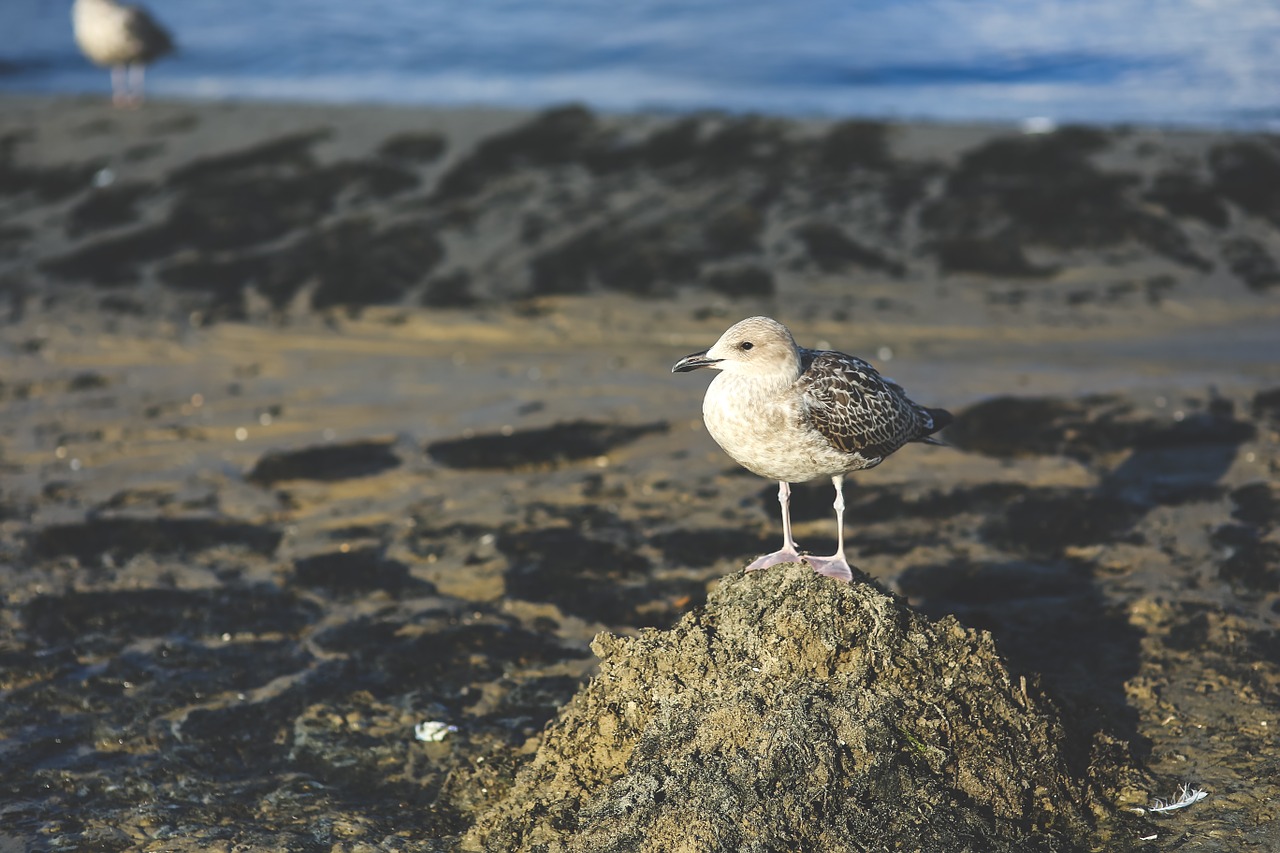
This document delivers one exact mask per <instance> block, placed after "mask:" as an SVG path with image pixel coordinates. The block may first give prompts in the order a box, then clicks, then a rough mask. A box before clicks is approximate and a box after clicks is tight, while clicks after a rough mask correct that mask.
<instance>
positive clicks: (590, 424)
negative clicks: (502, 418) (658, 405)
mask: <svg viewBox="0 0 1280 853" xmlns="http://www.w3.org/2000/svg"><path fill="white" fill-rule="evenodd" d="M667 429H668V424H667V423H666V422H665V421H656V422H654V423H651V424H636V425H634V426H627V425H622V424H606V423H599V422H596V421H582V420H580V421H570V422H568V423H560V424H556V425H554V426H549V427H541V428H538V429H526V430H517V431H515V432H513V433H511V434H510V435H502V434H500V433H488V434H485V435H477V436H473V437H471V438H456V439H446V440H444V441H434V442H432V443H431V444H428V445H427V447H426V452H427V455H429V456H430V457H431V458H432V459H434V460H435V461H436V462H439V463H440V464H441V465H447V466H448V467H450V468H480V469H483V468H509V469H518V468H526V467H530V466H539V465H560V464H563V463H565V462H575V461H577V460H580V459H592V458H594V457H596V456H602V455H604V454H606V453H608V452H609V451H610V450H613V449H614V448H617V447H621V446H623V445H625V444H630V443H631V442H633V441H635V440H636V439H638V438H642V437H643V436H646V435H649V434H650V433H654V432H666V431H667Z"/></svg>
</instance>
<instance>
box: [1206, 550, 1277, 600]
mask: <svg viewBox="0 0 1280 853" xmlns="http://www.w3.org/2000/svg"><path fill="white" fill-rule="evenodd" d="M1218 577H1220V578H1222V579H1223V580H1225V581H1228V582H1230V583H1231V584H1232V585H1233V586H1236V587H1238V588H1240V589H1243V590H1245V591H1247V592H1250V593H1260V592H1276V591H1278V590H1280V545H1277V544H1276V543H1274V542H1252V543H1249V544H1246V545H1242V546H1240V547H1238V548H1236V549H1235V551H1234V553H1232V554H1231V556H1229V557H1227V559H1225V560H1223V561H1222V565H1220V566H1219V567H1218Z"/></svg>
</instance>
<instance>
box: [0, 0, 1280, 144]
mask: <svg viewBox="0 0 1280 853" xmlns="http://www.w3.org/2000/svg"><path fill="white" fill-rule="evenodd" d="M148 6H149V8H150V9H151V11H152V12H153V13H154V14H155V16H156V17H157V18H158V19H159V20H160V21H162V22H163V23H164V24H165V25H166V26H167V27H169V28H170V29H171V30H172V31H173V32H174V34H175V35H176V37H177V41H178V44H179V49H180V52H179V54H178V55H177V56H175V57H171V58H169V59H166V60H165V61H164V62H163V64H162V70H160V71H158V73H156V74H155V75H154V79H153V80H152V81H151V83H150V90H151V91H152V92H153V93H154V94H157V95H161V96H179V97H192V96H194V97H202V98H266V99H289V100H307V101H328V102H390V103H404V104H441V105H462V104H468V105H470V104H483V105H497V106H514V107H537V106H544V105H547V104H550V103H559V102H565V101H580V102H583V103H585V104H587V105H588V106H592V107H595V108H598V109H606V110H627V111H632V110H654V109H672V110H685V109H692V108H707V107H714V108H721V109H730V110H741V111H761V112H768V113H777V114H785V115H815V114H828V115H850V114H854V115H865V116H875V117H883V118H894V119H904V120H918V119H925V120H945V121H955V120H961V121H968V120H1000V121H1025V120H1037V119H1039V120H1044V119H1048V120H1052V121H1057V122H1063V121H1072V122H1101V123H1128V122H1135V123H1158V124H1170V125H1192V126H1201V127H1225V128H1235V129H1266V128H1277V127H1280V62H1277V59H1276V57H1277V47H1278V46H1280V4H1277V3H1275V2H1270V0H1027V2H1020V3H1007V2H999V0H900V2H893V3H880V2H865V0H863V2H849V0H803V2H794V3H785V4H784V3H775V2H762V0H750V2H743V0H705V2H699V3H673V2H667V1H666V0H637V2H632V3H626V4H600V3H595V2H587V1H586V0H545V2H538V3H520V2H511V0H490V2H482V3H441V2H416V0H368V2H355V3H352V2H342V0H313V2H309V3H302V2H300V0H185V2H174V0H170V2H163V0H155V2H152V3H150V4H148ZM69 7H70V2H69V0H5V2H4V3H2V4H0V31H2V32H4V33H5V34H6V35H7V36H8V38H7V39H6V40H5V44H4V46H3V47H2V48H0V90H5V91H14V92H41V93H51V92H59V93H82V92H99V91H102V89H103V88H104V86H105V78H104V76H103V74H102V72H101V71H99V70H98V69H96V68H94V67H92V66H91V65H90V64H89V63H88V62H87V61H86V60H85V59H84V58H83V57H81V56H80V54H79V53H78V51H77V50H76V47H75V44H74V43H73V41H72V38H71V28H70V24H69V14H68V13H69Z"/></svg>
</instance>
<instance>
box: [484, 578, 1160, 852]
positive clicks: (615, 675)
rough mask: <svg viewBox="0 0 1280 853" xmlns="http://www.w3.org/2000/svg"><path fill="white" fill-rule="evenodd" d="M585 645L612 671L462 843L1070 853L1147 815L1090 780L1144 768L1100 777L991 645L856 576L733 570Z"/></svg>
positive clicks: (578, 699)
mask: <svg viewBox="0 0 1280 853" xmlns="http://www.w3.org/2000/svg"><path fill="white" fill-rule="evenodd" d="M593 648H594V650H595V651H596V653H597V654H598V655H599V656H600V657H601V664H600V674H599V675H598V676H597V677H596V678H595V679H593V680H592V681H591V683H590V684H589V685H588V686H587V687H586V688H584V689H583V690H582V691H580V692H579V693H578V695H577V696H575V697H574V698H573V700H572V701H571V702H570V703H569V704H568V705H567V706H566V707H565V708H564V710H563V711H562V712H561V714H560V716H559V718H558V719H557V720H556V721H555V722H554V723H553V724H552V725H551V727H550V728H549V729H548V731H547V732H546V735H545V737H544V739H543V742H542V745H541V747H540V749H539V750H538V753H537V755H536V756H535V757H534V758H533V760H532V761H531V762H530V763H529V764H527V765H525V767H524V768H522V769H521V771H520V773H519V775H518V776H517V778H516V782H515V784H514V786H513V787H512V789H511V791H510V792H508V794H507V795H506V796H505V797H504V798H503V799H502V800H500V801H499V802H497V803H496V804H495V805H494V806H493V807H492V808H491V809H490V810H489V811H487V812H486V813H482V814H481V815H480V817H479V819H478V821H477V823H476V825H475V827H474V828H473V829H472V830H471V832H470V833H469V834H468V835H467V836H466V837H465V839H464V846H468V847H474V848H476V849H484V850H490V851H499V850H501V851H525V850H542V849H552V848H555V849H560V848H561V847H562V846H563V848H565V849H574V850H627V849H655V850H656V849H686V848H687V849H700V850H871V849H880V848H881V847H885V846H886V845H888V846H893V847H899V846H902V847H905V848H909V849H918V850H947V851H955V853H964V851H973V852H974V853H977V851H984V853H986V851H997V853H1003V851H1010V852H1011V851H1015V850H1016V851H1024V850H1038V851H1046V853H1049V851H1063V852H1064V853H1065V851H1075V850H1078V849H1081V848H1085V849H1088V848H1089V847H1091V846H1093V844H1091V843H1090V842H1094V843H1096V842H1097V840H1098V837H1099V827H1098V825H1097V824H1096V822H1095V821H1096V820H1097V816H1101V815H1105V816H1106V818H1107V820H1108V821H1114V822H1120V821H1133V822H1136V820H1135V819H1132V818H1126V817H1124V816H1121V815H1115V814H1114V813H1113V812H1112V809H1111V806H1110V805H1109V801H1110V796H1112V795H1113V792H1110V791H1108V790H1106V789H1105V786H1104V785H1103V784H1102V783H1100V781H1099V780H1100V779H1101V778H1102V777H1103V776H1104V775H1105V776H1109V777H1111V778H1119V777H1121V776H1123V775H1125V774H1126V773H1129V772H1131V769H1130V768H1127V767H1125V766H1123V765H1121V764H1120V760H1119V759H1117V758H1115V756H1116V755H1118V754H1120V753H1121V752H1122V750H1112V751H1110V753H1109V754H1108V756H1107V757H1105V758H1104V757H1102V756H1103V752H1102V751H1101V750H1100V751H1098V752H1096V753H1095V763H1094V765H1093V766H1090V756H1089V746H1088V743H1087V738H1080V737H1077V736H1074V735H1071V734H1068V732H1067V731H1066V729H1065V727H1064V724H1063V722H1062V721H1061V720H1060V719H1059V718H1058V716H1057V714H1056V713H1055V711H1054V709H1053V708H1052V706H1050V705H1049V704H1048V702H1047V701H1045V700H1044V699H1042V698H1041V697H1040V696H1039V695H1038V693H1037V691H1035V690H1024V689H1023V688H1020V687H1019V682H1018V680H1017V678H1016V677H1015V676H1013V675H1011V674H1010V673H1009V671H1008V669H1007V668H1006V666H1005V664H1004V663H1003V662H1002V660H1001V659H1000V656H999V655H998V654H997V652H996V650H995V647H994V644H993V642H992V640H991V637H990V635H988V634H985V633H981V632H976V631H973V630H971V629H966V628H963V627H962V626H961V625H960V624H959V623H957V622H956V621H955V620H954V619H951V618H946V619H943V620H941V621H939V622H937V623H932V622H930V621H928V620H927V619H926V618H924V617H922V616H919V615H917V614H915V613H913V612H912V611H910V610H908V609H907V608H906V607H905V606H903V605H902V604H901V603H900V602H899V601H897V600H896V599H894V598H893V597H891V596H889V595H887V594H885V593H884V592H882V591H881V590H879V589H878V588H876V587H875V586H873V585H872V584H871V583H870V582H869V581H868V580H867V579H866V578H865V577H861V578H857V579H855V581H854V583H853V584H850V585H843V584H834V583H831V582H830V581H828V580H826V579H824V578H821V577H819V576H817V575H815V574H814V573H813V571H811V570H810V569H808V568H807V567H796V566H782V567H777V568H775V569H771V570H769V571H763V572H752V573H748V574H743V575H737V576H734V577H731V578H727V579H726V580H725V581H724V582H723V583H722V584H721V585H720V586H719V587H718V588H717V589H716V590H715V591H714V592H713V593H712V594H711V597H710V599H709V600H708V602H707V605H706V607H705V609H702V610H699V611H697V612H694V613H691V614H689V615H687V616H685V617H684V618H683V619H682V620H681V621H680V622H679V623H678V624H677V625H676V626H675V627H674V628H672V629H671V630H669V631H654V630H646V631H642V632H641V633H640V635H639V636H638V637H635V638H632V639H626V638H621V637H616V636H612V635H609V634H601V635H600V636H599V637H597V639H596V641H595V643H594V644H593ZM1103 765H1107V766H1103ZM1137 828H1138V827H1136V826H1126V827H1124V829H1123V830H1122V832H1121V833H1119V837H1120V838H1125V837H1136V835H1137V834H1138V833H1136V832H1134V830H1136V829H1137ZM1102 831H1103V832H1106V827H1103V830H1102ZM1123 846H1124V844H1123V843H1121V847H1123ZM1112 849H1116V848H1115V847H1114V846H1113V847H1112Z"/></svg>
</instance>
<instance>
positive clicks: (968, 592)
mask: <svg viewBox="0 0 1280 853" xmlns="http://www.w3.org/2000/svg"><path fill="white" fill-rule="evenodd" d="M898 588H899V589H901V590H902V592H903V594H904V595H908V596H910V597H912V598H913V599H930V600H933V601H939V602H947V603H948V604H951V605H954V604H962V605H964V606H965V607H999V606H1000V605H1001V604H1002V603H1004V604H1008V603H1009V602H1011V601H1016V602H1020V603H1022V602H1026V601H1028V600H1034V599H1044V600H1048V599H1055V598H1062V597H1063V596H1074V595H1085V594H1088V593H1089V591H1090V578H1089V576H1088V574H1087V573H1084V572H1081V571H1079V570H1078V569H1077V568H1076V567H1073V566H1072V565H1071V564H1069V563H1065V562H1050V563H1028V562H1004V563H983V562H972V561H969V560H964V559H960V560H953V561H951V562H949V563H944V564H941V565H936V566H913V567H911V568H908V569H907V570H906V571H904V572H902V573H901V574H900V575H898ZM981 627H983V628H988V627H990V626H987V625H983V626H981Z"/></svg>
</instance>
